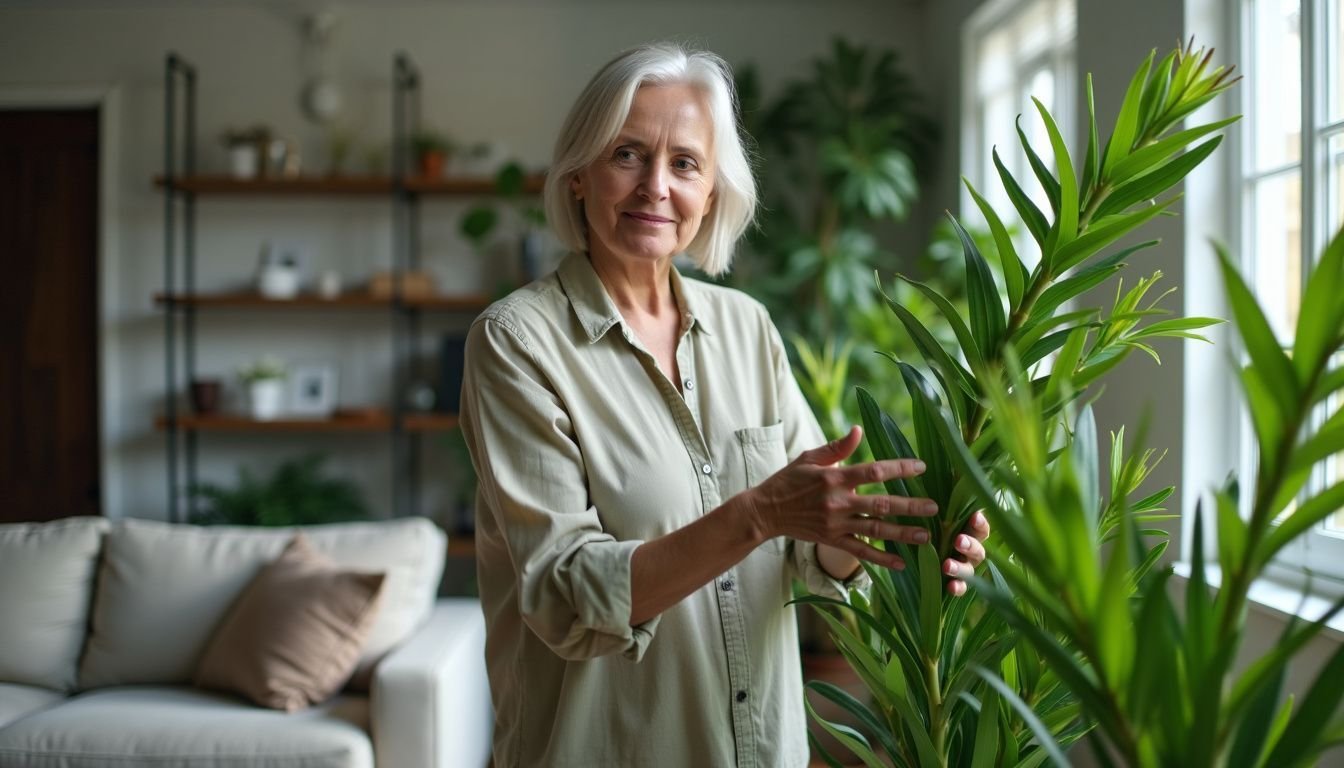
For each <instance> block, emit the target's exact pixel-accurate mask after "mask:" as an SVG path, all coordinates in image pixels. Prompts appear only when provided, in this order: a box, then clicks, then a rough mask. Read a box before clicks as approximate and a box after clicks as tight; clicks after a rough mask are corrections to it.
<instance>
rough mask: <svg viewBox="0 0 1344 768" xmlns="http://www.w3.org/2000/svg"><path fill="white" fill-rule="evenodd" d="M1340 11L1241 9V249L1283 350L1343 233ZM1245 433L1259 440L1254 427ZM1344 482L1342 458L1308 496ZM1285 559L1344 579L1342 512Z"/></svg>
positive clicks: (1266, 1) (1312, 6) (1299, 6)
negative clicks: (1310, 283)
mask: <svg viewBox="0 0 1344 768" xmlns="http://www.w3.org/2000/svg"><path fill="white" fill-rule="evenodd" d="M1342 6H1344V0H1242V3H1241V12H1240V15H1239V23H1240V34H1239V39H1240V42H1241V46H1242V47H1241V55H1240V56H1239V63H1240V64H1241V66H1242V67H1243V68H1244V70H1245V74H1246V80H1245V87H1244V92H1243V93H1242V99H1243V106H1242V110H1241V111H1242V113H1243V115H1244V117H1243V125H1242V127H1241V129H1240V130H1241V139H1242V140H1241V152H1240V157H1239V158H1238V163H1239V174H1238V175H1239V177H1240V195H1241V201H1240V211H1241V225H1240V247H1239V248H1238V249H1237V250H1238V253H1239V256H1240V258H1241V264H1242V269H1243V271H1244V274H1245V275H1246V276H1247V282H1248V283H1249V284H1250V285H1251V286H1252V288H1253V289H1254V290H1255V291H1256V293H1257V296H1258V298H1259V300H1260V302H1261V304H1262V305H1263V306H1264V307H1265V309H1266V313H1267V315H1268V317H1269V320H1270V323H1271V325H1272V326H1273V328H1274V330H1275V332H1276V333H1277V334H1278V335H1279V339H1280V340H1281V341H1282V342H1283V344H1284V345H1285V346H1286V345H1288V344H1291V342H1292V332H1293V328H1294V327H1295V325H1296V323H1297V310H1298V305H1299V301H1300V299H1301V293H1302V286H1303V284H1304V281H1305V279H1306V277H1307V276H1308V275H1309V274H1310V272H1311V269H1312V266H1313V262H1314V260H1315V259H1316V257H1317V256H1318V255H1319V254H1320V252H1321V250H1322V249H1323V248H1324V246H1325V244H1326V243H1327V242H1328V241H1329V239H1330V238H1331V237H1332V236H1333V234H1334V233H1335V232H1337V231H1339V229H1340V227H1341V225H1344V61H1341V41H1342V40H1344V13H1342V11H1344V8H1342ZM1341 300H1344V298H1342V299H1341ZM1341 362H1344V361H1341ZM1336 400H1338V398H1336ZM1340 407H1341V403H1340V402H1338V401H1336V402H1330V403H1327V404H1326V407H1325V408H1322V409H1321V411H1320V412H1319V413H1318V414H1316V417H1315V418H1317V419H1318V420H1320V421H1323V420H1324V419H1325V418H1326V417H1327V416H1328V415H1329V414H1330V413H1333V412H1334V411H1335V410H1337V409H1339V408H1340ZM1318 423H1319V422H1318ZM1242 433H1243V435H1250V434H1253V433H1252V432H1251V431H1250V429H1249V425H1243V428H1242ZM1240 443H1241V445H1242V450H1241V456H1240V464H1241V467H1242V472H1241V476H1242V477H1250V472H1251V471H1253V469H1254V466H1255V463H1254V462H1255V456H1254V453H1253V451H1254V447H1255V446H1254V440H1252V439H1243V440H1241V441H1240ZM1340 480H1344V453H1342V454H1338V455H1336V456H1334V457H1333V458H1332V459H1329V460H1326V461H1324V462H1322V463H1321V464H1320V465H1318V466H1317V467H1316V468H1315V470H1314V471H1313V474H1312V477H1311V479H1310V481H1309V484H1308V492H1312V491H1319V490H1321V489H1323V488H1325V487H1328V486H1329V485H1331V484H1333V483H1335V482H1338V481H1340ZM1243 495H1244V496H1249V493H1246V494H1243ZM1285 559H1286V560H1288V561H1290V563H1291V565H1293V566H1305V567H1307V568H1308V569H1310V570H1313V571H1316V572H1318V573H1323V574H1330V575H1334V576H1337V577H1338V576H1344V512H1336V513H1335V514H1334V515H1333V516H1332V517H1331V518H1329V519H1327V520H1326V521H1325V522H1324V523H1322V524H1321V525H1320V526H1319V527H1318V528H1316V529H1314V530H1313V531H1311V532H1310V533H1309V534H1308V535H1307V536H1305V537H1303V540H1302V541H1301V542H1300V544H1297V545H1295V546H1294V547H1293V548H1292V549H1291V551H1289V552H1287V553H1286V555H1285ZM1288 564H1289V563H1285V565H1288Z"/></svg>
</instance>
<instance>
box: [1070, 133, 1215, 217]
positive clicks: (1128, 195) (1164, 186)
mask: <svg viewBox="0 0 1344 768" xmlns="http://www.w3.org/2000/svg"><path fill="white" fill-rule="evenodd" d="M1222 140H1223V137H1222V136H1214V137H1213V138H1212V139H1209V140H1208V141H1206V142H1204V143H1203V144H1200V145H1199V146H1197V147H1195V148H1194V149H1192V150H1190V151H1189V152H1186V153H1185V154H1183V155H1181V156H1180V157H1178V158H1176V159H1175V160H1172V161H1170V162H1168V163H1164V164H1163V165H1161V166H1159V167H1158V168H1156V169H1155V170H1152V171H1149V172H1148V173H1145V174H1143V175H1142V176H1136V177H1134V178H1133V179H1131V180H1129V181H1127V182H1125V183H1124V184H1121V185H1120V186H1118V187H1116V188H1115V191H1114V192H1112V193H1111V194H1109V195H1107V196H1106V199H1105V200H1103V201H1102V202H1101V204H1100V205H1098V206H1097V212H1096V214H1095V215H1096V216H1097V218H1099V219H1100V218H1102V217H1105V216H1110V215H1111V214H1116V213H1120V212H1122V211H1125V210H1127V209H1128V208H1129V207H1130V206H1131V205H1134V204H1136V203H1140V202H1143V201H1145V200H1152V199H1154V198H1156V197H1157V196H1158V195H1160V194H1162V193H1163V192H1165V191H1167V190H1168V189H1171V188H1172V187H1174V186H1176V185H1177V184H1178V183H1180V181H1181V179H1184V178H1185V177H1186V176H1187V175H1188V174H1189V173H1190V172H1191V171H1193V170H1194V169H1195V168H1196V167H1197V166H1198V165H1199V164H1200V163H1202V162H1204V160H1205V159H1207V158H1208V156H1209V155H1210V154H1212V153H1213V150H1215V149H1217V148H1218V145H1219V144H1220V143H1221V142H1222Z"/></svg>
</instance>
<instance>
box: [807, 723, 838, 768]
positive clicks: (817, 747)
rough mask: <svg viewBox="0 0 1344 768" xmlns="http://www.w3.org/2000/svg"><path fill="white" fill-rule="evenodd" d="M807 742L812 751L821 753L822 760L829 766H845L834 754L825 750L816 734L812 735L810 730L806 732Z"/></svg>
mask: <svg viewBox="0 0 1344 768" xmlns="http://www.w3.org/2000/svg"><path fill="white" fill-rule="evenodd" d="M807 743H808V745H809V746H811V747H812V751H813V752H814V753H816V754H818V755H821V759H822V761H823V762H825V763H826V765H827V766H829V768H845V764H844V763H842V762H840V761H839V760H837V759H835V756H834V755H832V754H831V753H830V752H827V751H826V747H825V746H824V745H822V743H821V742H820V741H818V740H817V737H816V736H813V735H812V732H811V731H808V732H807Z"/></svg>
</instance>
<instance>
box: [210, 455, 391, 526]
mask: <svg viewBox="0 0 1344 768" xmlns="http://www.w3.org/2000/svg"><path fill="white" fill-rule="evenodd" d="M325 461H326V458H325V457H324V456H322V455H321V454H310V455H307V456H303V457H300V458H297V459H291V460H288V461H284V462H281V463H280V464H279V465H277V466H276V467H275V469H274V471H272V472H271V474H270V476H269V477H267V478H259V477H257V476H256V475H255V474H253V473H252V472H251V471H250V470H248V469H247V467H242V466H240V467H239V468H238V483H237V485H235V486H234V487H232V488H228V487H225V486H221V485H215V484H213V483H201V484H200V485H199V486H197V487H196V488H195V489H194V490H193V492H192V493H193V495H194V496H195V497H197V498H199V499H200V500H202V501H203V502H205V507H204V509H202V510H200V511H198V512H195V513H194V514H193V515H192V522H194V523H197V524H201V525H315V524H319V523H336V522H343V521H347V520H367V519H368V518H369V512H368V505H367V504H365V502H364V499H363V497H362V495H361V494H360V492H359V489H358V488H357V487H356V486H355V484H354V483H352V482H350V481H349V480H345V479H341V478H336V477H326V476H324V475H323V473H322V464H323V463H324V462H325Z"/></svg>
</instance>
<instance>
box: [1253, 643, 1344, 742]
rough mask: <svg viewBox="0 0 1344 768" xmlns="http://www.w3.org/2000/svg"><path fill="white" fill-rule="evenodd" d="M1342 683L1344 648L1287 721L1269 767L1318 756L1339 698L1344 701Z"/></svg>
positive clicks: (1336, 652)
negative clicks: (1323, 734) (1326, 728)
mask: <svg viewBox="0 0 1344 768" xmlns="http://www.w3.org/2000/svg"><path fill="white" fill-rule="evenodd" d="M1340 680H1344V646H1340V647H1339V649H1338V650H1336V651H1335V653H1334V655H1333V656H1331V657H1330V660H1329V661H1328V662H1326V664H1325V667H1324V668H1323V669H1322V670H1321V672H1320V674H1319V675H1317V676H1316V682H1315V683H1313V684H1312V686H1311V690H1309V691H1307V695H1306V697H1304V698H1303V699H1302V706H1301V707H1299V708H1298V710H1297V714H1296V715H1295V716H1294V717H1293V718H1292V719H1291V720H1289V721H1288V727H1287V729H1285V730H1284V732H1283V737H1282V738H1280V739H1279V741H1278V744H1277V746H1275V747H1274V751H1273V752H1271V753H1270V755H1269V758H1268V759H1267V760H1266V761H1265V762H1266V763H1267V764H1269V765H1296V764H1297V763H1298V761H1300V760H1304V759H1307V758H1309V757H1311V756H1313V755H1314V754H1315V753H1316V752H1317V750H1318V749H1319V745H1320V737H1321V732H1322V731H1323V730H1324V729H1325V727H1326V724H1327V723H1328V722H1329V720H1330V718H1331V717H1333V716H1334V714H1335V711H1336V710H1337V709H1338V708H1339V702H1340V698H1341V697H1344V686H1341V685H1340V682H1339V681H1340Z"/></svg>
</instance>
